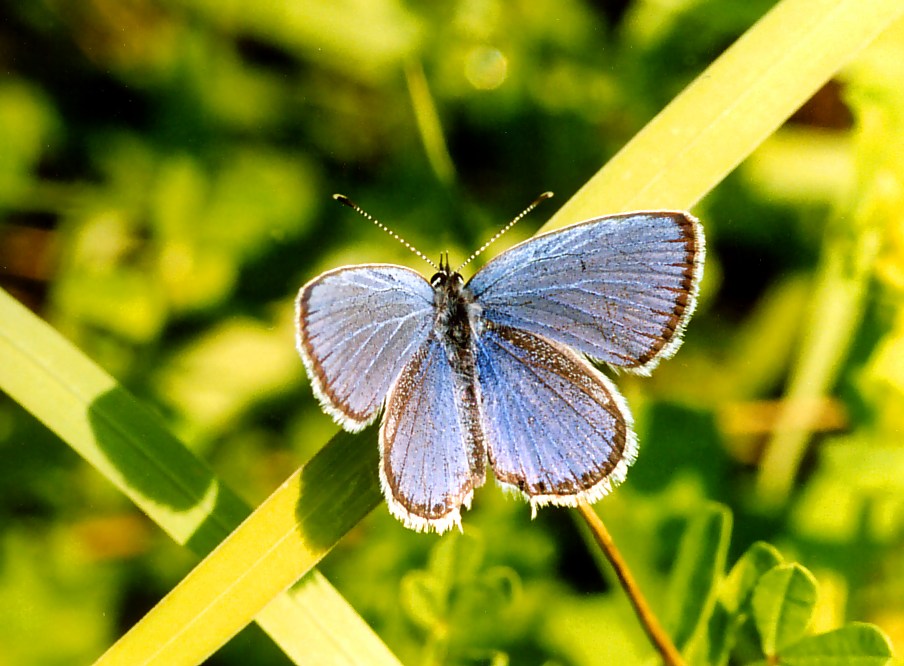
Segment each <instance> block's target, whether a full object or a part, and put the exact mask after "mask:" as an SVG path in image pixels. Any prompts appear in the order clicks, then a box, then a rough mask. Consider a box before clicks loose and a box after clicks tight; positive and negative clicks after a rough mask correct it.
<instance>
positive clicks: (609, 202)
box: [544, 0, 904, 231]
mask: <svg viewBox="0 0 904 666" xmlns="http://www.w3.org/2000/svg"><path fill="white" fill-rule="evenodd" d="M902 14H904V3H902V2H901V1H900V0H784V2H780V3H779V4H778V5H776V6H775V7H774V8H773V9H772V10H771V11H770V12H769V13H768V14H766V15H765V16H764V17H763V18H762V19H760V21H759V22H757V24H756V25H755V26H753V27H752V28H751V29H750V30H748V31H747V33H745V34H744V35H743V36H742V37H741V38H740V39H739V40H738V41H737V42H736V43H735V44H733V45H732V46H731V47H730V48H729V49H728V50H727V51H726V52H725V53H724V54H723V55H721V56H720V57H719V58H718V60H716V61H715V62H714V63H713V64H712V65H710V66H709V67H708V68H707V69H706V71H704V72H703V73H702V74H701V75H700V76H698V77H697V79H696V80H695V81H694V82H693V83H691V85H689V86H688V87H687V88H686V89H685V90H684V91H683V92H682V93H681V94H680V95H679V96H678V97H676V98H675V100H673V101H672V102H671V103H670V104H669V105H668V107H666V108H665V109H664V110H663V111H662V112H661V113H660V114H659V115H658V116H656V118H654V119H653V120H652V121H651V122H650V123H649V124H648V125H647V126H646V127H645V128H644V129H643V130H642V131H641V132H640V133H638V134H637V136H635V137H634V138H633V139H632V140H631V141H630V143H628V144H627V145H626V146H625V147H624V148H623V149H622V150H621V151H620V152H619V153H618V154H617V155H616V156H615V157H614V158H612V160H610V161H609V163H608V164H606V166H605V167H603V168H602V169H601V170H600V171H599V172H598V173H597V174H596V175H595V176H593V178H591V179H590V180H589V181H588V182H587V183H586V184H585V185H584V187H582V188H581V189H580V191H579V192H578V193H577V194H576V195H575V196H574V197H573V198H572V199H571V200H570V201H568V202H567V203H566V204H565V205H564V206H562V208H561V209H560V210H559V211H558V212H557V213H556V214H555V215H554V216H553V218H552V219H551V220H550V221H549V223H548V224H547V225H546V227H545V228H544V230H546V231H549V230H550V229H554V228H558V227H562V226H565V225H568V224H572V223H574V222H577V221H579V220H583V219H587V218H590V217H595V216H597V215H600V214H602V213H616V212H619V211H626V210H639V209H655V208H680V209H686V208H690V207H692V206H693V205H694V204H695V203H696V202H697V201H698V200H699V199H700V198H701V197H703V196H704V195H706V193H707V192H709V191H710V189H712V188H713V187H714V186H715V185H716V184H717V183H719V182H720V181H721V180H722V179H723V178H724V177H725V176H726V175H728V173H729V172H731V171H732V169H734V168H735V167H736V166H737V165H738V164H739V163H740V162H741V161H742V160H744V159H745V158H746V157H747V156H748V155H749V154H750V153H751V152H752V151H753V150H754V149H755V148H756V147H757V146H758V145H759V144H760V143H761V142H762V141H763V140H764V139H765V138H766V137H767V136H769V135H770V134H771V133H772V132H773V131H774V130H775V129H776V128H777V127H779V125H781V124H782V123H783V122H784V121H785V120H786V119H787V118H788V117H789V116H790V115H791V114H792V113H793V112H794V111H795V110H796V109H797V108H798V107H800V105H801V104H803V103H804V102H805V101H806V100H807V99H809V97H810V96H811V95H812V94H813V93H814V92H816V91H817V90H818V89H819V88H820V87H821V86H822V85H824V84H825V83H826V81H828V80H829V79H830V78H831V77H832V76H833V75H834V74H835V72H837V71H838V70H839V69H840V68H841V67H842V66H843V65H844V64H845V63H847V62H848V61H849V60H850V59H851V58H852V57H853V56H854V55H855V54H856V53H857V52H858V51H860V50H861V49H863V48H864V47H865V46H866V45H867V44H869V43H870V42H871V41H872V40H873V39H874V38H875V37H876V36H877V35H878V34H879V33H880V32H882V30H883V29H884V28H886V27H887V26H888V25H889V24H890V23H891V22H892V21H893V20H894V19H895V18H896V17H898V16H901V15H902Z"/></svg>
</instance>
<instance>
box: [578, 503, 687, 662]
mask: <svg viewBox="0 0 904 666" xmlns="http://www.w3.org/2000/svg"><path fill="white" fill-rule="evenodd" d="M578 511H579V512H580V514H581V517H582V518H583V519H584V521H585V522H586V523H587V526H588V527H589V528H590V532H591V533H592V534H593V538H594V539H595V540H596V542H597V543H598V544H599V546H600V548H601V549H602V551H603V554H604V555H605V556H606V559H607V560H609V564H611V565H612V568H613V569H614V570H615V575H616V576H618V580H619V581H620V582H621V585H622V588H624V590H625V594H627V595H628V600H629V601H630V602H631V605H632V606H634V611H635V612H636V613H637V618H638V619H639V620H640V624H641V625H642V626H643V630H644V631H645V632H646V634H647V636H649V637H650V641H652V643H653V646H654V647H655V648H656V650H658V651H659V654H660V655H662V662H663V663H664V664H666V666H685V664H684V658H683V657H682V656H681V653H679V652H678V649H677V648H676V647H675V644H674V643H672V639H671V638H669V635H668V634H667V633H665V630H663V628H662V625H660V624H659V620H658V619H657V618H656V616H655V615H653V611H651V610H650V606H649V605H648V604H647V601H646V599H644V596H643V594H641V592H640V588H638V587H637V583H636V582H635V581H634V576H632V575H631V570H630V569H628V565H627V563H626V562H625V560H624V558H623V557H622V556H621V553H620V552H619V551H618V548H616V547H615V542H614V541H612V536H611V535H610V534H609V530H607V529H606V526H605V525H604V524H603V521H602V520H601V519H600V517H599V516H598V515H597V514H596V511H594V510H593V509H592V508H591V507H590V506H589V505H588V504H584V503H581V504H579V505H578Z"/></svg>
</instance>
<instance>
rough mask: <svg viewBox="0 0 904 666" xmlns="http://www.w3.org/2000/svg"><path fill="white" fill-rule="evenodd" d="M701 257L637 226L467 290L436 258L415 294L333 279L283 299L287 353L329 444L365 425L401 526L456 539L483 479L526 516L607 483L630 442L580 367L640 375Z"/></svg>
mask: <svg viewBox="0 0 904 666" xmlns="http://www.w3.org/2000/svg"><path fill="white" fill-rule="evenodd" d="M547 194H548V193H547ZM546 196H547V195H543V197H541V199H542V198H545V197H546ZM550 196H551V195H550ZM335 198H337V199H339V200H340V201H342V202H343V203H346V204H347V205H350V206H352V207H353V208H355V209H356V210H358V212H361V213H362V214H363V215H365V216H366V217H368V218H369V219H371V220H372V221H373V222H375V223H376V224H378V225H379V226H381V227H382V228H384V229H385V227H383V225H381V224H380V223H379V222H377V221H376V220H374V219H373V218H371V217H370V216H369V215H367V214H366V213H364V212H363V211H361V209H360V208H358V207H357V206H356V205H355V204H353V203H351V202H350V201H349V200H348V199H347V198H345V197H342V196H341V195H336V197H335ZM541 199H538V200H537V201H536V202H534V204H532V205H531V207H530V208H528V209H527V210H526V211H525V212H524V213H522V214H521V215H519V216H518V217H517V218H515V219H514V220H513V221H512V223H511V224H514V223H515V222H516V221H517V220H518V219H520V218H521V217H523V215H524V214H525V213H527V212H528V211H529V210H530V209H531V208H532V207H533V206H535V205H536V204H537V203H538V202H539V201H540V200H541ZM511 224H510V225H509V226H511ZM506 228H508V227H506ZM390 233H392V232H390ZM393 235H395V234H393ZM497 236H498V234H497ZM396 237H397V238H398V236H396ZM399 240H401V239H399ZM403 242H404V241H403ZM406 245H407V243H406ZM409 247H410V246H409ZM484 247H486V245H485V246H484ZM412 249H413V248H412ZM481 249H483V248H481ZM413 251H415V252H417V251H416V250H413ZM418 254H420V253H418ZM704 255H705V242H704V236H703V229H702V227H701V225H700V223H699V222H698V221H697V219H696V218H694V217H693V216H691V215H690V214H688V213H685V212H680V211H641V212H633V213H622V214H617V215H607V216H603V217H597V218H594V219H590V220H586V221H584V222H579V223H577V224H574V225H571V226H569V227H565V228H563V229H559V230H556V231H551V232H549V233H544V234H542V235H538V236H535V237H534V238H532V239H530V240H527V241H525V242H522V243H520V244H519V245H515V246H514V247H512V248H510V249H508V250H506V251H505V252H503V253H501V254H500V255H498V256H497V257H495V258H494V259H492V260H491V261H489V262H488V263H487V264H486V265H485V266H484V267H483V268H481V269H480V270H479V271H478V272H477V273H476V274H475V275H474V276H473V277H472V278H471V279H470V280H468V281H467V282H465V280H464V278H463V277H462V275H461V274H460V273H459V272H458V270H460V268H459V269H457V270H452V269H451V268H450V266H449V262H448V258H447V259H446V260H445V261H443V260H442V259H441V260H440V263H439V266H437V267H436V268H437V270H436V273H435V274H434V275H433V276H432V277H431V278H430V280H427V279H426V278H424V277H423V276H422V275H421V274H419V273H418V272H416V271H414V270H412V269H410V268H406V267H403V266H396V265H392V264H363V265H357V266H345V267H342V268H336V269H334V270H330V271H327V272H325V273H323V274H322V275H319V276H318V277H316V278H314V279H313V280H311V281H310V282H308V283H307V284H305V285H304V286H303V287H302V288H301V290H300V292H299V294H298V298H297V300H296V323H297V347H298V351H299V353H300V355H301V358H302V360H303V362H304V365H305V368H306V370H307V373H308V376H309V377H310V380H311V384H312V387H313V391H314V393H315V395H316V396H317V398H318V399H319V401H320V403H321V406H322V408H323V409H324V411H326V412H327V413H328V414H329V415H331V416H332V417H333V418H334V419H335V420H336V421H337V422H338V423H339V424H340V425H341V426H342V427H343V428H345V429H346V430H349V431H352V432H355V431H359V430H361V429H363V428H364V427H366V426H367V425H368V424H370V423H372V422H373V421H375V420H376V419H377V417H378V416H379V415H380V414H381V413H382V420H381V423H380V430H379V446H380V470H379V472H380V483H381V486H382V490H383V494H384V496H385V498H386V502H387V504H388V506H389V510H390V512H391V513H392V514H393V515H394V516H395V517H396V518H398V519H400V520H401V521H402V523H404V524H405V526H407V527H409V528H411V529H414V530H417V531H436V532H438V533H442V532H444V531H446V530H448V529H451V528H452V527H454V526H457V527H458V528H459V529H461V509H462V507H465V508H470V505H471V499H472V497H473V493H474V489H475V488H477V487H479V486H481V485H482V484H483V483H484V481H485V478H486V465H487V463H489V466H490V467H491V468H492V470H493V473H494V475H495V477H496V480H497V482H498V483H499V484H501V485H502V486H503V487H504V488H508V489H513V490H515V491H516V492H518V493H520V494H522V495H523V496H525V497H526V498H527V500H528V501H529V502H530V505H531V508H532V513H534V514H535V513H536V510H537V507H542V506H545V505H559V506H576V505H577V504H578V503H580V502H587V503H592V502H595V501H596V500H598V499H600V498H601V497H603V496H604V495H606V494H607V493H608V492H609V491H610V490H611V489H612V488H613V487H615V486H616V485H618V484H619V483H620V482H621V481H622V480H623V479H624V478H625V475H626V473H627V470H628V467H629V466H630V465H631V463H632V462H633V461H634V459H635V457H636V455H637V439H636V436H635V434H634V430H633V422H632V417H631V412H630V411H629V409H628V406H627V404H626V402H625V400H624V398H623V397H622V396H621V394H620V393H619V392H618V389H617V388H616V387H615V385H614V384H613V383H612V382H611V381H610V380H609V379H608V378H607V377H606V376H605V375H604V374H602V372H600V370H598V369H597V367H595V366H594V364H593V363H592V362H591V360H592V361H593V362H596V363H602V364H606V365H608V366H613V367H615V368H624V369H625V370H627V371H630V372H634V373H638V374H642V375H646V374H648V373H649V372H650V371H651V370H652V369H653V368H655V367H656V365H657V364H658V363H659V361H661V360H662V359H665V358H669V357H670V356H672V354H674V353H675V351H676V350H677V349H678V347H679V346H680V345H681V340H682V333H683V331H684V329H685V327H686V325H687V322H688V319H689V317H690V316H691V314H692V313H693V311H694V307H695V304H696V300H697V292H698V289H699V284H700V280H701V277H702V274H703V260H704ZM420 256H422V257H423V255H420ZM472 256H473V255H472ZM424 258H425V259H426V257H424ZM428 261H429V260H428ZM469 261H470V260H469ZM431 263H432V262H431ZM466 263H467V262H466ZM434 265H435V264H434Z"/></svg>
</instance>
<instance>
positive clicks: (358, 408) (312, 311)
mask: <svg viewBox="0 0 904 666" xmlns="http://www.w3.org/2000/svg"><path fill="white" fill-rule="evenodd" d="M296 317H297V324H298V341H297V342H298V351H299V352H300V353H301V356H302V358H303V359H304V361H305V366H306V367H307V370H308V375H309V376H310V378H311V382H312V384H313V386H314V391H315V393H316V394H317V397H318V398H319V399H320V401H321V403H322V404H323V406H324V409H325V410H326V411H327V412H329V413H330V415H332V416H333V417H334V418H335V419H336V420H337V421H338V422H339V423H340V424H341V425H342V426H343V427H345V428H346V429H348V430H352V431H354V430H360V429H361V428H363V427H364V426H365V425H367V424H368V423H369V422H370V421H372V420H373V419H374V418H375V417H376V415H377V412H378V410H379V408H380V405H381V404H382V403H383V400H384V398H385V397H386V393H387V392H388V390H389V387H390V386H391V385H392V383H393V382H394V381H395V379H396V377H398V376H399V373H400V372H401V370H402V368H403V367H404V366H405V364H406V363H407V362H408V361H409V359H411V357H412V356H413V354H414V353H415V351H417V349H419V348H420V347H421V346H422V345H423V343H424V342H425V341H426V340H427V336H428V335H429V333H430V330H431V327H432V325H433V289H432V288H431V286H430V284H429V283H428V282H427V281H426V280H425V279H424V278H423V277H422V276H421V275H419V274H418V273H416V272H415V271H413V270H410V269H408V268H404V267H402V266H391V265H365V266H349V267H345V268H338V269H336V270H333V271H329V272H327V273H324V274H323V275H321V276H319V277H317V278H315V279H314V280H312V281H311V282H309V283H308V284H306V285H305V286H304V287H302V289H301V292H300V293H299V295H298V299H297V301H296Z"/></svg>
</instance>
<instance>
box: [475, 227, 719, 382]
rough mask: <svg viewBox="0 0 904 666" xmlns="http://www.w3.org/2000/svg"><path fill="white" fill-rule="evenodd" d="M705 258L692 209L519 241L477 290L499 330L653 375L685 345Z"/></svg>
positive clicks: (484, 273) (489, 268) (480, 276)
mask: <svg viewBox="0 0 904 666" xmlns="http://www.w3.org/2000/svg"><path fill="white" fill-rule="evenodd" d="M703 257H704V239H703V231H702V228H701V227H700V224H699V222H697V220H696V219H695V218H693V217H692V216H690V215H688V214H687V213H682V212H668V211H666V212H641V213H627V214H623V215H611V216H608V217H601V218H597V219H594V220H588V221H587V222H582V223H579V224H575V225H573V226H571V227H566V228H565V229H561V230H558V231H553V232H550V233H547V234H543V235H540V236H537V237H535V238H532V239H531V240H528V241H526V242H524V243H521V244H520V245H516V246H515V247H513V248H511V249H510V250H508V251H506V252H504V253H502V254H501V255H499V256H498V257H496V258H495V259H493V260H492V261H490V262H489V263H488V264H487V265H486V266H484V267H483V269H481V270H480V271H479V272H478V273H477V274H476V275H475V276H474V277H473V278H472V279H471V281H470V282H469V284H468V288H469V289H470V290H471V292H472V293H473V294H474V297H475V299H476V300H477V302H478V303H479V304H480V306H481V307H482V310H483V311H482V316H483V317H484V318H485V319H487V320H489V321H491V322H493V323H495V324H500V325H503V326H510V327H513V328H519V329H523V330H526V331H531V332H533V333H536V334H538V335H542V336H544V337H546V338H548V339H550V340H556V341H558V342H561V343H564V344H566V345H569V346H571V347H574V348H575V349H578V350H580V351H582V352H584V353H585V354H587V355H589V356H591V357H593V358H595V359H599V360H601V361H604V362H606V363H609V364H611V365H615V366H622V367H625V368H628V369H630V370H632V371H635V372H639V373H644V374H645V373H648V372H649V371H650V370H652V369H653V368H654V367H655V366H656V364H657V363H658V362H659V360H660V359H662V358H668V357H669V356H671V355H672V354H673V353H674V352H675V351H676V350H677V349H678V347H679V346H680V344H681V334H682V332H683V330H684V327H685V325H686V323H687V320H688V318H689V317H690V315H691V313H692V312H693V310H694V306H695V303H696V297H697V289H698V285H699V283H700V278H701V276H702V273H703Z"/></svg>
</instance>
